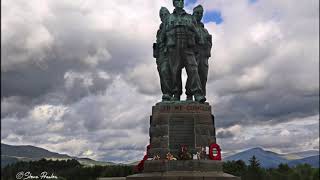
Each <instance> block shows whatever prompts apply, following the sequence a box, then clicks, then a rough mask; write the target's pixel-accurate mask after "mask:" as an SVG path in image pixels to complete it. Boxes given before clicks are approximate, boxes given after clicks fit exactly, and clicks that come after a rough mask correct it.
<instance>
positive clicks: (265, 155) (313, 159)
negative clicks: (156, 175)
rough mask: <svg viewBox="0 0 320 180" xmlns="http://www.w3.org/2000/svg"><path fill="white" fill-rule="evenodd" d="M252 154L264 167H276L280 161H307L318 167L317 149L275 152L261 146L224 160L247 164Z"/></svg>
mask: <svg viewBox="0 0 320 180" xmlns="http://www.w3.org/2000/svg"><path fill="white" fill-rule="evenodd" d="M252 156H255V157H256V158H257V159H258V160H259V162H260V165H261V166H262V167H264V168H276V167H278V165H279V164H281V163H283V164H288V165H290V166H296V165H298V164H303V163H307V164H310V165H311V166H312V167H319V151H315V150H311V151H303V152H297V153H290V154H277V153H274V152H271V151H265V150H264V149H262V148H253V149H249V150H246V151H243V152H240V153H237V154H235V155H232V156H229V157H226V158H225V159H224V161H232V160H234V161H237V160H243V161H244V162H245V163H246V164H247V165H248V164H249V159H251V158H252Z"/></svg>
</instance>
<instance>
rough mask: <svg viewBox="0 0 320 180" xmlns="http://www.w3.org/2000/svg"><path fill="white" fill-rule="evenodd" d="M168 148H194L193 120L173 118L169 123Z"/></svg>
mask: <svg viewBox="0 0 320 180" xmlns="http://www.w3.org/2000/svg"><path fill="white" fill-rule="evenodd" d="M169 137H170V138H169V148H170V149H179V148H180V146H181V145H186V146H187V147H195V135H194V120H193V119H183V118H173V119H170V121H169Z"/></svg>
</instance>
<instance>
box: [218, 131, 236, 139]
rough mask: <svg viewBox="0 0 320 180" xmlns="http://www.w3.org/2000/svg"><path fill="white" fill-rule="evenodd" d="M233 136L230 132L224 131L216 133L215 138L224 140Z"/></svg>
mask: <svg viewBox="0 0 320 180" xmlns="http://www.w3.org/2000/svg"><path fill="white" fill-rule="evenodd" d="M234 136H235V134H233V133H232V132H231V131H228V130H224V131H220V132H218V133H217V138H221V139H225V138H232V137H234Z"/></svg>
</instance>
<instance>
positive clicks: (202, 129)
mask: <svg viewBox="0 0 320 180" xmlns="http://www.w3.org/2000/svg"><path fill="white" fill-rule="evenodd" d="M172 2H173V6H174V10H173V12H172V13H170V12H169V10H168V9H167V8H165V7H161V9H160V12H159V16H160V19H161V24H160V26H159V29H158V31H157V35H156V42H155V43H154V44H153V57H154V58H155V59H156V63H157V70H158V73H159V77H160V85H161V91H162V101H161V102H159V103H157V104H156V105H154V106H153V107H152V115H151V116H150V128H149V136H150V139H149V142H150V144H149V145H148V146H147V153H146V155H145V156H144V158H143V160H142V161H141V162H140V163H139V164H138V165H137V166H136V170H137V171H139V173H138V174H134V175H131V176H128V177H127V180H150V179H154V180H184V179H186V180H190V179H192V180H217V179H219V180H240V178H238V177H234V176H232V175H229V174H226V173H224V172H223V171H222V161H221V148H220V146H219V145H218V144H217V140H216V128H215V118H214V115H213V114H212V108H211V106H210V104H209V103H208V102H206V97H205V96H206V94H207V93H206V92H207V91H206V84H207V76H208V60H209V58H210V56H211V48H212V36H211V35H210V34H209V32H208V30H207V29H206V28H205V26H204V24H203V23H202V22H201V21H202V18H203V14H204V9H203V7H202V6H201V5H198V6H196V7H195V8H194V9H193V13H192V14H189V13H187V12H186V11H185V10H184V0H172ZM183 69H185V70H186V72H187V82H186V84H185V93H186V96H187V99H186V101H181V98H180V97H181V95H182V87H183V86H182V78H181V73H182V70H183Z"/></svg>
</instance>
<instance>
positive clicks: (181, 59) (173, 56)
mask: <svg viewBox="0 0 320 180" xmlns="http://www.w3.org/2000/svg"><path fill="white" fill-rule="evenodd" d="M168 58H169V63H170V69H171V80H172V86H173V94H175V95H178V96H180V95H181V94H182V81H181V72H182V68H183V67H185V68H186V72H187V75H188V79H189V87H190V88H189V89H190V92H191V93H192V94H193V95H203V92H202V89H201V82H200V78H199V73H198V64H197V61H196V58H195V54H194V52H193V50H192V49H189V48H186V47H185V48H179V46H177V47H171V48H169V49H168Z"/></svg>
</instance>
